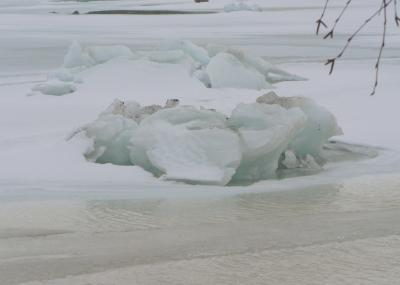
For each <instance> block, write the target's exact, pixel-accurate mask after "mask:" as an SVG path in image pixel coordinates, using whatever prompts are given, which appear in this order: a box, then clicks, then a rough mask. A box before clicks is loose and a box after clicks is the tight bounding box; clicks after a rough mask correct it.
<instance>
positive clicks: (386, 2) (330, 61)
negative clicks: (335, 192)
mask: <svg viewBox="0 0 400 285" xmlns="http://www.w3.org/2000/svg"><path fill="white" fill-rule="evenodd" d="M392 2H393V0H384V1H383V2H382V3H384V4H383V5H381V7H380V8H379V9H378V10H377V11H375V13H373V14H372V15H371V16H370V17H369V18H367V19H366V20H365V21H364V23H363V24H361V25H360V26H359V27H358V29H357V30H356V31H355V32H354V33H353V34H352V35H351V36H350V37H349V38H348V39H347V41H346V44H345V45H344V47H343V49H342V50H341V51H340V52H339V54H338V55H337V56H336V57H334V58H330V59H328V60H327V61H326V63H325V65H330V71H329V74H332V72H333V69H334V66H335V62H336V60H338V59H340V58H341V57H342V56H343V54H344V53H345V51H346V50H347V48H348V47H349V46H350V43H351V42H352V41H353V39H354V38H355V37H356V36H357V35H358V34H359V33H360V32H361V31H362V30H363V29H364V27H365V26H366V25H367V24H368V23H369V22H371V20H372V19H374V18H375V17H376V16H378V15H379V14H380V13H381V11H382V10H385V12H386V7H387V6H388V5H389V4H390V3H392Z"/></svg>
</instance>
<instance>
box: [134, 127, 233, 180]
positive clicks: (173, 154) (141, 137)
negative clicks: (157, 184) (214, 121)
mask: <svg viewBox="0 0 400 285" xmlns="http://www.w3.org/2000/svg"><path fill="white" fill-rule="evenodd" d="M131 143H132V146H131V147H130V148H131V159H132V160H133V161H134V162H135V164H138V165H141V166H142V167H144V168H145V169H148V170H150V171H152V170H153V169H154V168H156V169H158V170H159V172H161V173H163V174H164V178H165V179H168V180H175V181H185V182H189V183H196V184H214V185H215V184H216V185H225V184H227V183H228V182H229V181H230V180H231V178H232V176H233V174H234V173H235V170H236V168H237V167H238V165H239V162H240V159H241V152H240V144H239V138H238V137H237V135H236V134H235V133H234V132H233V131H231V130H229V129H217V128H212V129H195V130H190V129H188V128H187V127H186V126H185V124H178V125H172V124H171V123H167V122H163V121H157V122H155V123H152V124H150V125H146V126H143V125H141V127H140V128H139V130H138V132H137V133H136V134H135V136H133V137H132V138H131ZM143 151H144V153H145V154H146V155H147V157H145V156H144V155H143ZM137 155H139V156H137ZM149 163H150V164H149ZM153 172H154V170H153Z"/></svg>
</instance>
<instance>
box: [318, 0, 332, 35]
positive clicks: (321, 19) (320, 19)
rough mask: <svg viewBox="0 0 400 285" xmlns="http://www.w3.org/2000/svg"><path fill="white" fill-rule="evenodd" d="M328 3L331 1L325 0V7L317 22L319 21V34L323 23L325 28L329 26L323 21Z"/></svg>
mask: <svg viewBox="0 0 400 285" xmlns="http://www.w3.org/2000/svg"><path fill="white" fill-rule="evenodd" d="M328 3H329V0H325V6H324V9H323V10H322V14H321V17H320V18H319V19H318V20H317V22H316V23H317V36H318V34H319V30H320V29H321V25H322V26H324V27H325V28H328V26H327V25H326V24H325V22H324V21H323V18H324V16H325V13H326V9H327V8H328Z"/></svg>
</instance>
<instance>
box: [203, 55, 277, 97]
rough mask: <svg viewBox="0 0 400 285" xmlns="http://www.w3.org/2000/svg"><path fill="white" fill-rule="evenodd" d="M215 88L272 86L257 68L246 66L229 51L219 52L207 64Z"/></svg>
mask: <svg viewBox="0 0 400 285" xmlns="http://www.w3.org/2000/svg"><path fill="white" fill-rule="evenodd" d="M206 71H207V73H208V76H209V78H210V81H211V86H212V87H213V88H245V89H257V90H260V89H268V88H272V86H271V85H270V84H269V83H267V82H266V81H265V78H264V76H263V75H262V74H260V73H259V72H258V71H257V70H255V69H252V68H248V67H246V66H245V65H244V64H243V63H242V62H240V60H239V59H237V58H236V57H235V56H234V55H232V54H229V53H219V54H217V55H216V56H215V57H213V58H212V59H211V61H210V63H209V64H208V65H207V68H206Z"/></svg>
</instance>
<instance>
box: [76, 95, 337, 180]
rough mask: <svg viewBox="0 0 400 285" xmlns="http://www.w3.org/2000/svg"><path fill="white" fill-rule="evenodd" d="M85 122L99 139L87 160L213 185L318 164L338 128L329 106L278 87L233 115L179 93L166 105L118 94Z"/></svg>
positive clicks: (87, 129) (94, 138) (93, 137)
mask: <svg viewBox="0 0 400 285" xmlns="http://www.w3.org/2000/svg"><path fill="white" fill-rule="evenodd" d="M82 130H83V131H84V132H85V133H86V136H87V137H88V138H90V139H91V140H92V141H93V147H92V149H90V151H88V153H86V157H87V159H88V160H91V161H96V162H98V163H114V164H119V165H137V166H140V167H142V168H144V169H146V170H147V171H150V172H151V173H153V174H154V175H155V176H157V177H163V178H165V179H167V180H175V181H184V182H189V183H196V184H215V185H226V184H227V183H229V182H231V181H233V182H250V183H251V182H254V181H258V180H262V179H269V178H274V177H276V171H277V170H278V168H283V169H293V168H308V169H309V168H312V169H319V168H320V161H319V160H318V158H319V151H320V150H321V148H322V144H323V143H325V142H326V140H327V139H328V138H329V137H330V136H332V135H334V134H339V133H340V128H339V127H338V126H337V124H336V120H335V118H334V117H333V115H332V114H331V113H330V112H329V111H327V110H326V109H325V108H322V107H320V106H318V105H316V104H315V103H314V102H313V101H311V100H309V99H307V98H303V97H279V96H277V95H276V94H274V93H269V94H266V95H264V96H262V97H260V98H258V99H257V102H256V103H252V104H243V103H241V104H238V105H237V106H236V108H235V109H234V110H233V111H232V113H231V116H230V117H227V116H226V115H224V114H222V113H219V112H217V111H214V110H207V109H204V108H200V109H199V108H196V107H194V106H179V101H178V100H176V99H170V100H168V101H167V103H166V104H165V106H160V105H150V106H140V105H139V104H138V103H136V102H123V101H120V100H115V101H114V102H113V103H112V104H111V105H110V106H109V107H108V108H107V109H106V110H105V111H104V112H102V113H101V114H100V115H99V117H98V119H97V120H95V121H94V122H93V123H91V124H89V125H87V126H85V127H84V128H82ZM316 158H317V159H316Z"/></svg>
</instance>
